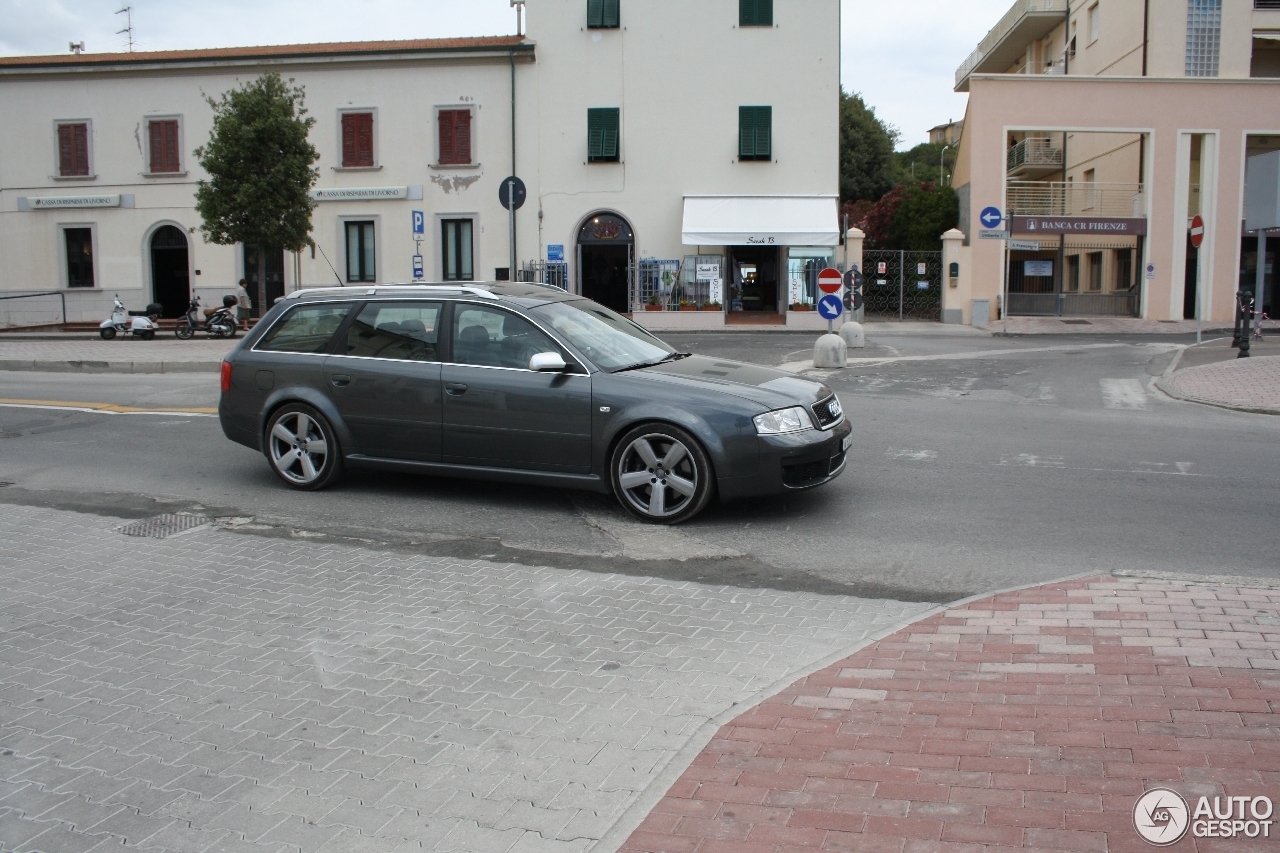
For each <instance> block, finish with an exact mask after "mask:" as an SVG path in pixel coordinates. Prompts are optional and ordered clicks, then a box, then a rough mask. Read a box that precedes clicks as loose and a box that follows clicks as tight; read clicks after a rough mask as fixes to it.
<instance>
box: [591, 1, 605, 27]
mask: <svg viewBox="0 0 1280 853" xmlns="http://www.w3.org/2000/svg"><path fill="white" fill-rule="evenodd" d="M587 26H588V27H603V26H604V0H587Z"/></svg>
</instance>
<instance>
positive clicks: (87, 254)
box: [62, 228, 93, 287]
mask: <svg viewBox="0 0 1280 853" xmlns="http://www.w3.org/2000/svg"><path fill="white" fill-rule="evenodd" d="M62 238H63V240H65V241H66V244H67V287H93V229H92V228H64V229H62Z"/></svg>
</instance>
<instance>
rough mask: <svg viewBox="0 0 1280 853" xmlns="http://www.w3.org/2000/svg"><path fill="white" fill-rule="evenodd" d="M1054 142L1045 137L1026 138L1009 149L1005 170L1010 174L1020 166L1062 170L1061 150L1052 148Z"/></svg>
mask: <svg viewBox="0 0 1280 853" xmlns="http://www.w3.org/2000/svg"><path fill="white" fill-rule="evenodd" d="M1053 143H1054V140H1053V139H1051V138H1049V137H1047V136H1028V137H1027V138H1026V139H1024V140H1022V141H1021V142H1019V143H1018V144H1017V145H1015V146H1013V147H1012V148H1010V149H1009V153H1008V155H1007V156H1006V157H1005V163H1006V166H1005V168H1006V169H1007V171H1010V172H1012V171H1013V170H1014V169H1017V168H1020V167H1022V166H1044V167H1056V168H1058V169H1061V168H1062V148H1061V147H1054V144H1053Z"/></svg>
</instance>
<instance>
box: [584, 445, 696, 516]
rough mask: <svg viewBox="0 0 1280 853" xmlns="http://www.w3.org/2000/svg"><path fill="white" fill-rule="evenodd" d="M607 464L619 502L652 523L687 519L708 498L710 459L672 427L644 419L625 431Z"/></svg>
mask: <svg viewBox="0 0 1280 853" xmlns="http://www.w3.org/2000/svg"><path fill="white" fill-rule="evenodd" d="M609 469H610V472H611V479H612V481H613V493H614V494H615V495H617V496H618V500H619V501H620V502H621V503H622V506H623V507H624V508H626V510H627V512H629V513H631V514H632V515H634V516H635V517H636V518H639V519H641V520H643V521H648V522H651V523H653V524H679V523H680V522H682V521H687V520H688V519H690V518H693V517H694V516H695V515H697V514H698V513H700V512H702V510H703V509H704V508H705V507H706V505H707V502H708V501H709V500H710V499H711V492H712V472H711V461H710V460H709V459H708V458H707V454H706V453H705V452H704V451H703V450H702V445H700V444H698V441H697V439H695V438H694V437H693V436H692V435H690V434H689V433H688V432H686V431H685V430H683V429H680V427H677V426H671V425H669V424H644V425H641V426H638V427H635V428H634V429H632V430H630V431H628V432H627V434H626V435H624V436H623V437H622V440H621V441H619V442H618V446H617V448H616V449H615V450H614V452H613V458H612V459H611V460H610V464H609Z"/></svg>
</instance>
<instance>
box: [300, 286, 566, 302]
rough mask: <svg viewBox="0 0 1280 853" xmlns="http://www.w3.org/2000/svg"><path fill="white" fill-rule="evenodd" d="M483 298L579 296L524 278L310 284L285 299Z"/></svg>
mask: <svg viewBox="0 0 1280 853" xmlns="http://www.w3.org/2000/svg"><path fill="white" fill-rule="evenodd" d="M465 296H471V297H476V296H478V297H480V298H482V299H494V300H503V301H512V302H515V303H517V304H519V305H522V306H524V307H532V306H534V305H542V304H544V303H547V302H564V301H566V300H569V299H579V298H580V297H578V296H576V295H574V294H572V293H566V292H565V291H564V290H561V289H560V288H558V287H556V286H554V285H550V284H537V283H534V282H523V281H491V282H466V283H465V284H464V283H458V284H371V285H359V284H357V285H351V286H348V287H308V288H304V289H302V290H297V291H294V292H293V293H290V294H289V295H288V296H286V297H285V298H286V299H296V300H302V301H310V300H319V299H333V298H334V297H341V298H348V299H350V298H356V299H373V298H388V297H391V298H400V299H404V298H415V297H416V298H420V299H425V298H428V297H430V298H440V297H465Z"/></svg>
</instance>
